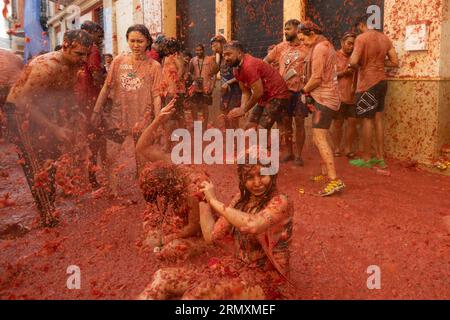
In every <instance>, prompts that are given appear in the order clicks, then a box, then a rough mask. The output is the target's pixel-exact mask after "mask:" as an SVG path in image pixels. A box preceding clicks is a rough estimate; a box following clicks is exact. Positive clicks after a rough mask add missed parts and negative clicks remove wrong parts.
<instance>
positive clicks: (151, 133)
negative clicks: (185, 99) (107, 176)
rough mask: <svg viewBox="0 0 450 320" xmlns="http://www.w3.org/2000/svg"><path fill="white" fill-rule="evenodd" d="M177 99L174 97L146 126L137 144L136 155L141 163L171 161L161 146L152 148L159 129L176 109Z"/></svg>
mask: <svg viewBox="0 0 450 320" xmlns="http://www.w3.org/2000/svg"><path fill="white" fill-rule="evenodd" d="M174 106H175V99H172V101H170V102H169V103H168V104H167V105H166V106H165V107H164V108H162V109H161V111H160V112H159V113H158V115H157V116H156V117H155V119H154V120H153V121H152V123H151V124H150V125H149V126H148V127H147V128H145V130H144V132H143V133H142V135H141V137H140V138H139V140H138V142H137V144H136V157H137V159H138V161H139V163H141V165H143V164H145V163H147V162H154V161H158V160H163V161H168V162H169V161H170V156H169V155H167V154H165V153H164V152H162V151H161V150H160V148H152V145H153V143H154V140H155V138H156V134H157V129H158V128H159V126H161V125H163V124H164V123H166V122H167V120H168V119H169V118H170V115H171V114H172V113H173V112H174V111H175V110H174Z"/></svg>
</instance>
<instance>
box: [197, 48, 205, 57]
mask: <svg viewBox="0 0 450 320" xmlns="http://www.w3.org/2000/svg"><path fill="white" fill-rule="evenodd" d="M195 54H196V55H197V57H199V58H203V57H204V56H205V49H203V48H202V47H200V46H199V47H197V48H195Z"/></svg>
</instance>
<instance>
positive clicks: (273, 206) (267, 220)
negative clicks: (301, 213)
mask: <svg viewBox="0 0 450 320" xmlns="http://www.w3.org/2000/svg"><path fill="white" fill-rule="evenodd" d="M202 191H203V193H204V194H205V197H206V200H207V201H208V203H209V205H210V206H211V208H213V209H214V210H215V211H216V212H217V213H218V214H219V215H220V216H222V217H224V218H225V219H226V220H227V221H228V222H229V223H230V224H231V225H233V226H235V227H236V228H238V229H239V230H241V231H242V232H246V233H251V234H259V233H262V232H264V231H266V230H267V229H268V228H269V227H271V226H273V225H275V224H277V223H279V222H280V221H283V220H284V219H286V218H287V215H286V214H287V211H288V210H287V209H288V201H287V199H286V198H285V197H283V196H280V197H277V198H274V199H272V200H271V202H270V203H269V204H268V205H267V207H266V208H265V209H264V210H261V211H259V212H257V213H256V214H252V215H249V214H248V213H246V212H243V211H240V210H237V209H234V208H230V207H227V206H225V204H223V203H222V202H220V201H219V200H218V199H217V198H216V196H215V193H214V186H213V185H212V183H210V182H206V181H205V182H203V183H202Z"/></svg>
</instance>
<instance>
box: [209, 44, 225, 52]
mask: <svg viewBox="0 0 450 320" xmlns="http://www.w3.org/2000/svg"><path fill="white" fill-rule="evenodd" d="M211 49H212V51H213V52H214V53H222V51H223V44H222V42H220V41H214V42H213V43H212V44H211Z"/></svg>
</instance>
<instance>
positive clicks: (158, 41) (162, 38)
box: [155, 33, 166, 44]
mask: <svg viewBox="0 0 450 320" xmlns="http://www.w3.org/2000/svg"><path fill="white" fill-rule="evenodd" d="M164 41H166V36H165V35H163V34H162V33H160V34H158V35H157V36H156V39H155V43H156V44H163V43H164Z"/></svg>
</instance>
